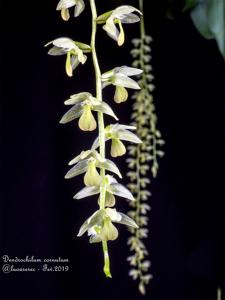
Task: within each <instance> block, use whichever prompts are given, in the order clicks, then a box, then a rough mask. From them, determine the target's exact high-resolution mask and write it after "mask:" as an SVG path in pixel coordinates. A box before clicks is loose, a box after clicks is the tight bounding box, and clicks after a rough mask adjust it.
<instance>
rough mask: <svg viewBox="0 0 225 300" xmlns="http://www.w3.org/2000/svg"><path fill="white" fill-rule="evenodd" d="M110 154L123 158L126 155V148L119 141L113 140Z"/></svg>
mask: <svg viewBox="0 0 225 300" xmlns="http://www.w3.org/2000/svg"><path fill="white" fill-rule="evenodd" d="M110 153H111V156H112V157H117V156H122V155H124V154H125V153H126V148H125V146H124V144H123V143H122V142H121V141H120V140H119V139H112V145H111V152H110Z"/></svg>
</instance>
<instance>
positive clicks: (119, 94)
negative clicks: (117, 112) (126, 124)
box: [114, 86, 128, 103]
mask: <svg viewBox="0 0 225 300" xmlns="http://www.w3.org/2000/svg"><path fill="white" fill-rule="evenodd" d="M127 98H128V92H127V90H126V89H125V88H124V87H123V86H116V91H115V95H114V101H115V102H116V103H121V102H125V101H126V100H127Z"/></svg>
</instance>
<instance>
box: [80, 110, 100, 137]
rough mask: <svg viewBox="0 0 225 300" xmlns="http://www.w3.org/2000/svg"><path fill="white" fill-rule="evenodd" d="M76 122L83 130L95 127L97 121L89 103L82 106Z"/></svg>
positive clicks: (90, 129) (91, 129)
mask: <svg viewBox="0 0 225 300" xmlns="http://www.w3.org/2000/svg"><path fill="white" fill-rule="evenodd" d="M78 124H79V127H80V129H81V130H83V131H93V130H95V129H96V127H97V123H96V121H95V118H94V116H93V114H92V112H91V108H90V106H89V105H86V106H84V110H83V113H82V115H81V117H80V119H79V123H78Z"/></svg>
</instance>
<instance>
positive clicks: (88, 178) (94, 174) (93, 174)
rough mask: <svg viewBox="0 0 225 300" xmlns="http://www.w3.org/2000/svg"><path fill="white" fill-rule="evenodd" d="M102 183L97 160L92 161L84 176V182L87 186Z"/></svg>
mask: <svg viewBox="0 0 225 300" xmlns="http://www.w3.org/2000/svg"><path fill="white" fill-rule="evenodd" d="M100 183H101V176H100V175H99V173H98V171H97V169H96V166H95V161H91V162H90V163H89V164H88V169H87V172H86V174H85V176H84V184H85V185H86V186H99V185H100Z"/></svg>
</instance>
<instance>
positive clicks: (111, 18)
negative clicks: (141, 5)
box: [97, 5, 142, 46]
mask: <svg viewBox="0 0 225 300" xmlns="http://www.w3.org/2000/svg"><path fill="white" fill-rule="evenodd" d="M134 12H137V13H139V14H140V15H142V13H141V11H140V10H138V9H137V8H135V7H133V6H130V5H122V6H119V7H118V8H116V9H114V10H112V11H109V12H107V13H104V14H103V15H101V16H99V17H98V18H97V22H98V24H104V23H105V25H104V26H103V29H104V30H105V31H106V32H107V34H108V35H109V36H110V37H111V38H112V39H114V40H115V41H116V42H117V44H118V46H122V45H123V44H124V41H125V34H124V30H123V25H122V24H123V23H124V24H125V23H126V24H128V23H136V22H139V21H140V18H139V17H138V16H137V15H136V14H134ZM116 25H118V26H119V30H118V28H117V26H116Z"/></svg>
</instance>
